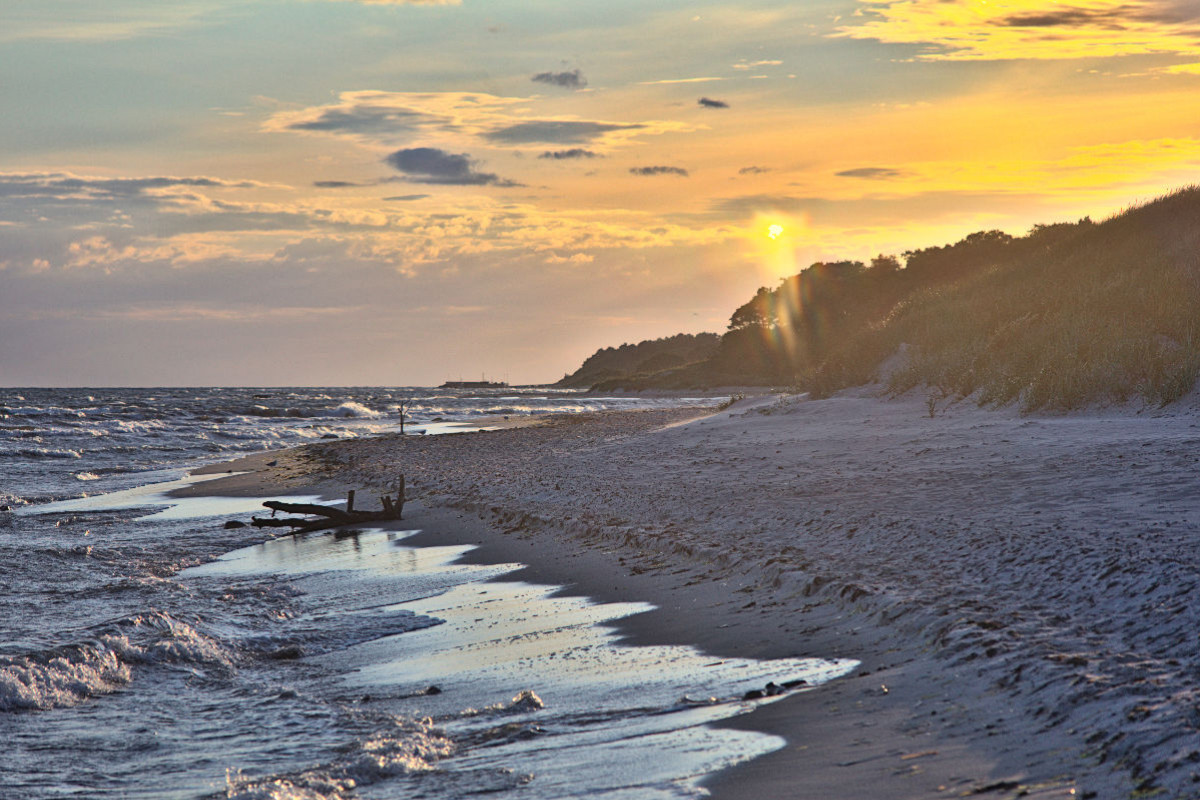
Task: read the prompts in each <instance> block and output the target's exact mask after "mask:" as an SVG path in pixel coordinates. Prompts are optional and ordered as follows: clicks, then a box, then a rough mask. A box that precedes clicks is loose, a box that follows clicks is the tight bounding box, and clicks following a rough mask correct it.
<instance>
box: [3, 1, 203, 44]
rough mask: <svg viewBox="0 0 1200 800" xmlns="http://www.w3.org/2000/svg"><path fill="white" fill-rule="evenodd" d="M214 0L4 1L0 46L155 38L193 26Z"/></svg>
mask: <svg viewBox="0 0 1200 800" xmlns="http://www.w3.org/2000/svg"><path fill="white" fill-rule="evenodd" d="M220 6H221V3H218V2H213V0H180V2H171V3H163V2H160V1H159V0H125V2H122V3H96V2H93V0H55V1H54V2H46V1H45V0H5V9H4V24H3V26H0V42H13V41H29V40H33V41H38V40H41V41H60V42H72V41H75V42H89V41H120V40H124V39H135V38H139V37H146V36H160V35H163V34H166V33H170V32H172V31H175V30H177V29H179V28H183V27H186V26H189V25H193V24H197V23H198V22H200V21H201V20H202V18H203V17H204V16H205V15H206V14H207V13H209V12H211V11H214V10H216V9H217V8H220Z"/></svg>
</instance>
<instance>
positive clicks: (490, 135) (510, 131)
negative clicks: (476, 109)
mask: <svg viewBox="0 0 1200 800" xmlns="http://www.w3.org/2000/svg"><path fill="white" fill-rule="evenodd" d="M645 127H646V125H645V124H643V123H641V122H631V123H625V122H593V121H590V120H567V119H535V120H529V121H528V122H516V123H513V124H512V125H506V126H504V127H503V128H497V129H496V130H493V131H488V132H487V133H485V134H483V138H485V139H488V140H489V141H493V142H501V143H504V144H547V143H548V144H588V143H590V142H594V141H596V140H598V139H601V138H603V137H604V136H605V135H606V134H609V133H613V132H616V131H640V130H643V129H644V128H645Z"/></svg>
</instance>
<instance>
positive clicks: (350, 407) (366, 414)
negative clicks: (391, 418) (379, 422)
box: [328, 401, 384, 419]
mask: <svg viewBox="0 0 1200 800" xmlns="http://www.w3.org/2000/svg"><path fill="white" fill-rule="evenodd" d="M328 416H331V417H357V418H360V419H379V418H380V417H382V416H384V415H383V413H381V412H379V411H374V410H373V409H370V408H367V407H366V406H364V405H363V404H362V403H355V402H352V401H348V402H345V403H342V404H341V405H340V406H338V407H337V408H335V409H332V410H331V411H330V412H329V413H328Z"/></svg>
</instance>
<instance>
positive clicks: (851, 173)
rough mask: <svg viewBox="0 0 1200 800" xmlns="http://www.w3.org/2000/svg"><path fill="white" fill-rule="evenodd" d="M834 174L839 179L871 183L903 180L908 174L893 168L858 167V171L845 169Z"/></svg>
mask: <svg viewBox="0 0 1200 800" xmlns="http://www.w3.org/2000/svg"><path fill="white" fill-rule="evenodd" d="M834 174H836V175H837V176H838V177H839V178H864V179H866V180H871V181H887V180H894V179H895V178H902V177H904V176H905V175H907V174H908V173H907V172H905V171H904V170H900V169H893V168H891V167H858V168H856V169H844V170H842V171H841V172H837V173H834Z"/></svg>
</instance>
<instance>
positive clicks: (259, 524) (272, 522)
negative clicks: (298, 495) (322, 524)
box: [250, 517, 312, 528]
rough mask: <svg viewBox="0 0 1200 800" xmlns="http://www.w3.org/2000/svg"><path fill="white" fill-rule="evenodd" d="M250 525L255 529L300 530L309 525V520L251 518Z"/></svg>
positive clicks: (310, 521)
mask: <svg viewBox="0 0 1200 800" xmlns="http://www.w3.org/2000/svg"><path fill="white" fill-rule="evenodd" d="M250 524H251V525H253V526H254V527H256V528H302V527H304V526H305V525H311V524H312V520H311V519H301V518H300V517H288V518H285V519H277V518H275V517H251V518H250Z"/></svg>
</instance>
